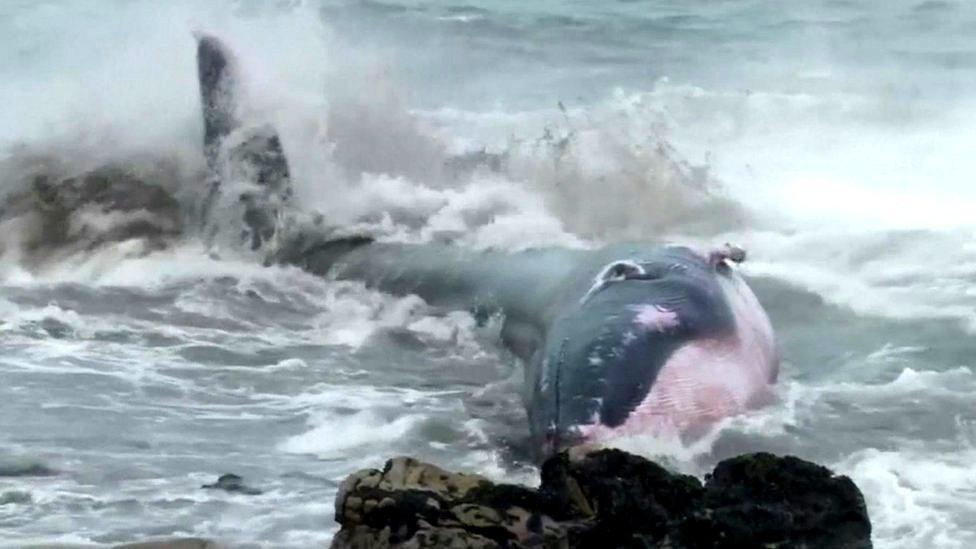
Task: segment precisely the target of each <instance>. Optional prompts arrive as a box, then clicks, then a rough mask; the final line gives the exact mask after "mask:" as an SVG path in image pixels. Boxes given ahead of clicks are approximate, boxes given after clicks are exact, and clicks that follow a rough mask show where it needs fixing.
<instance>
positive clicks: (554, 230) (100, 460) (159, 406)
mask: <svg viewBox="0 0 976 549" xmlns="http://www.w3.org/2000/svg"><path fill="white" fill-rule="evenodd" d="M195 29H203V30H207V31H210V32H214V33H216V34H218V35H220V36H221V37H223V38H224V39H225V40H226V41H227V42H228V43H229V44H230V45H231V46H232V47H234V49H235V50H236V51H237V52H238V53H239V56H240V61H241V64H242V66H243V67H245V68H246V70H247V77H248V98H249V104H250V105H251V106H252V108H253V111H254V112H255V113H258V114H260V115H261V116H263V117H267V118H270V119H272V120H273V121H274V122H275V123H276V125H277V126H278V127H279V128H280V130H281V132H282V137H283V141H284V144H285V148H286V151H287V153H288V155H289V157H290V160H291V162H292V167H293V171H294V172H295V176H296V177H295V179H296V184H297V185H298V188H297V192H298V195H299V196H300V198H301V199H302V202H303V204H305V205H307V206H308V207H310V208H315V209H318V210H320V211H322V212H323V213H324V214H325V215H326V216H327V217H329V218H330V219H334V220H336V222H338V223H346V224H353V223H359V224H362V225H364V226H365V225H368V226H369V227H370V228H371V229H372V230H378V231H380V232H381V233H383V234H386V235H387V236H388V237H389V238H393V239H406V240H413V241H425V240H430V239H434V238H441V237H444V236H445V235H447V236H449V237H452V238H454V239H456V240H457V241H458V242H459V245H468V246H475V247H497V248H510V249H518V248H522V247H525V246H533V245H546V244H552V245H570V246H581V245H593V244H596V243H599V242H602V241H610V240H617V239H623V238H642V237H644V238H658V237H665V238H671V239H674V240H676V241H690V242H719V243H720V242H725V241H735V242H737V243H740V244H742V245H744V246H745V247H746V248H747V249H749V251H750V260H749V261H748V262H747V263H746V264H745V265H744V271H745V274H746V275H747V276H748V277H749V278H750V281H751V284H752V285H753V287H754V289H755V291H756V293H757V294H758V296H759V298H760V300H761V301H762V302H763V304H764V305H765V306H766V307H767V309H768V311H769V313H770V316H771V318H772V321H773V325H774V327H775V328H776V330H777V332H778V335H779V338H780V344H781V347H782V352H783V357H784V367H783V375H782V378H781V381H780V384H779V400H778V402H777V403H776V404H774V405H772V406H770V407H768V408H765V409H762V410H759V411H756V412H754V413H750V414H748V415H746V416H743V417H739V418H733V419H730V420H729V421H728V422H726V423H724V424H722V425H720V426H719V427H717V428H716V430H715V431H714V432H713V433H711V434H710V435H708V436H706V437H705V438H704V439H702V440H699V441H696V442H694V443H689V444H682V443H680V442H678V441H655V440H647V439H640V438H637V439H632V440H627V441H621V445H622V446H623V447H625V448H626V449H629V450H633V451H638V452H640V453H643V454H645V455H648V456H651V457H655V458H657V459H662V460H664V461H666V462H668V463H670V464H671V465H673V466H674V467H677V468H680V469H682V470H685V471H689V472H692V473H696V474H703V473H704V472H705V471H707V470H709V469H710V468H711V466H712V465H714V463H715V462H717V461H718V460H720V459H723V458H725V457H728V456H731V455H735V454H738V453H741V452H745V451H755V450H769V451H774V452H780V453H792V454H796V455H799V456H802V457H805V458H808V459H813V460H816V461H819V462H822V463H825V464H827V465H829V466H831V467H832V468H834V469H835V470H837V471H839V472H841V473H844V474H847V475H850V476H852V477H853V478H854V480H855V481H856V482H857V483H858V484H859V486H860V487H861V489H862V490H863V491H864V493H865V496H866V498H867V502H868V507H869V511H870V513H871V516H872V520H873V522H874V525H875V543H876V546H877V547H880V548H900V547H904V548H915V547H920V546H928V547H934V548H956V547H958V548H968V547H972V546H974V545H976V470H974V469H973V468H972V467H971V464H972V463H973V462H974V460H976V406H974V404H976V396H974V395H976V376H974V373H973V368H974V367H976V358H974V357H976V352H974V351H976V340H974V331H976V239H974V232H976V231H974V226H973V222H972V212H973V211H974V210H973V204H976V191H974V190H973V187H972V185H971V181H972V179H973V177H974V176H976V164H974V163H973V161H972V157H971V150H972V145H973V138H972V135H974V132H973V131H972V130H973V129H974V127H976V117H974V115H973V114H972V113H974V112H976V110H974V109H972V108H971V107H972V106H973V97H974V94H973V92H972V90H973V89H974V84H976V63H974V61H973V60H976V42H974V41H973V40H972V38H971V36H972V35H973V31H974V30H976V6H973V5H971V4H969V3H965V2H953V1H938V0H928V1H924V2H918V1H906V0H896V1H886V2H880V1H861V2H845V1H818V2H802V3H801V2H759V1H741V0H737V1H731V0H726V1H708V2H699V1H694V2H692V1H682V2H671V1H664V0H647V1H628V2H623V1H621V2H600V3H597V2H552V1H540V2H534V3H531V4H526V3H524V2H480V1H479V2H476V1H472V2H468V3H458V2H446V1H445V2H378V1H374V0H363V1H355V2H354V1H348V2H334V1H324V2H311V1H309V2H301V1H290V2H289V1H280V2H248V1H240V2H214V3H209V4H207V5H204V6H199V5H197V3H195V2H189V1H174V2H168V3H165V4H163V3H156V2H141V1H127V2H121V1H112V2H108V1H106V2H103V1H100V0H99V1H96V0H87V1H86V0H76V1H51V2H45V3H36V2H28V1H10V0H8V1H7V2H4V3H3V4H2V5H0V37H2V38H0V42H2V43H3V47H0V104H2V105H4V106H5V108H3V109H0V147H2V155H3V157H4V158H3V163H2V164H0V185H3V186H2V187H0V196H3V195H4V194H5V193H7V192H8V191H13V190H16V189H15V187H16V185H18V184H19V183H18V181H19V180H18V179H17V177H14V175H15V174H14V172H15V170H14V168H13V167H14V166H19V165H20V164H19V162H20V161H22V160H23V159H24V158H32V156H31V155H37V154H40V155H46V156H48V157H54V158H58V159H60V161H61V162H63V163H65V164H67V165H69V166H77V167H78V169H82V170H83V169H86V168H87V167H90V166H91V165H94V164H97V163H99V162H101V161H104V160H106V159H108V160H112V159H117V158H123V159H132V158H136V159H139V158H144V157H146V156H147V155H148V156H162V157H165V158H167V159H168V160H169V161H170V162H173V163H174V164H176V165H178V166H180V167H181V170H182V171H181V172H180V173H196V172H198V171H199V170H200V169H201V167H202V162H203V161H202V158H200V154H199V151H198V148H199V145H198V144H199V141H200V135H201V131H202V129H201V124H200V122H199V115H198V110H199V105H198V99H197V96H196V94H197V87H196V82H195V67H194V49H193V48H194V44H193V39H192V34H191V32H192V31H193V30H195ZM482 150H483V151H484V152H485V153H486V155H488V156H491V155H495V154H497V155H500V156H499V157H498V158H503V159H504V167H503V168H502V169H500V170H497V171H491V170H475V171H474V172H470V173H469V172H464V173H462V174H460V175H458V174H457V173H453V172H452V169H451V166H454V165H455V164H452V162H454V161H455V160H456V159H457V155H459V154H463V153H465V152H468V153H470V152H472V151H474V152H478V151H482ZM469 158H470V156H469ZM452 159H454V160H452ZM136 161H139V160H136ZM193 181H196V180H195V179H194V178H193V177H186V178H185V183H186V184H187V185H189V184H190V183H191V182H193ZM689 189H692V190H689ZM702 189H705V190H702ZM183 190H184V191H185V192H186V193H188V194H190V195H192V194H193V193H194V192H197V190H195V189H193V188H187V189H183ZM702 193H704V195H705V196H706V197H707V198H704V199H703V198H701V196H703V195H702ZM12 228H13V226H0V229H2V230H0V235H2V236H0V250H2V251H3V255H2V256H0V379H2V383H0V412H2V413H0V540H2V541H0V545H6V546H10V547H19V546H23V545H27V544H30V543H42V542H63V543H104V544H110V543H114V542H121V541H130V540H135V539H141V538H145V537H150V536H168V535H200V536H206V537H215V538H219V539H221V540H225V541H227V542H229V543H231V544H232V545H234V546H237V545H240V546H252V545H254V546H263V547H296V548H303V547H319V546H323V545H325V544H327V543H328V540H329V539H330V538H331V535H332V533H333V532H334V530H335V528H336V526H335V524H334V522H333V520H332V504H333V498H334V495H335V491H336V488H337V486H338V483H339V482H340V481H341V479H342V478H343V477H344V476H345V475H347V474H349V473H350V472H352V471H354V470H357V469H359V468H362V467H371V466H379V465H381V464H382V462H383V461H384V459H385V458H386V457H389V456H391V455H395V454H403V453H408V454H412V455H415V456H417V457H420V458H424V459H429V460H433V461H435V462H437V463H439V464H441V465H443V466H445V467H448V468H452V469H459V470H469V471H478V472H481V473H483V474H486V475H488V476H490V477H493V478H497V479H503V480H508V481H521V482H531V481H532V477H533V475H534V470H533V466H532V465H531V463H528V462H527V461H526V456H527V453H526V449H525V437H526V435H527V428H526V426H525V418H524V412H523V411H522V409H521V404H520V400H519V394H518V393H519V387H520V382H519V379H520V377H519V376H520V375H521V372H520V366H519V365H518V364H517V363H516V362H515V361H514V360H513V359H512V357H510V356H509V355H508V354H507V353H506V352H505V351H504V350H503V349H501V348H500V347H499V346H498V345H497V338H496V334H495V332H494V330H496V329H497V326H495V323H493V322H489V323H488V324H487V325H486V326H479V325H478V323H477V322H475V319H474V318H472V316H471V315H470V314H468V313H467V312H465V311H442V310H436V309H433V308H431V307H428V306H427V305H426V304H425V303H423V302H422V301H421V300H419V299H418V298H413V297H394V296H388V295H383V294H378V293H375V292H372V291H368V290H366V289H364V288H363V287H361V286H359V285H356V284H351V283H336V282H329V281H324V280H321V279H317V278H315V277H312V276H310V275H307V274H304V273H302V272H300V271H298V270H296V269H292V268H284V267H267V268H266V267H261V266H260V262H259V261H258V260H256V259H255V258H253V257H248V255H247V254H246V253H244V252H241V251H238V250H233V249H228V248H226V247H225V248H224V249H222V250H220V254H219V257H220V258H221V259H217V258H216V257H217V255H216V254H213V253H211V252H212V251H213V250H208V249H206V248H205V247H204V245H203V243H202V242H201V241H200V239H199V238H198V237H196V236H195V235H193V234H188V235H187V236H186V237H185V238H184V239H183V240H182V241H180V242H177V243H175V244H174V246H173V247H172V248H171V249H169V250H166V251H161V252H156V253H153V254H149V255H146V256H143V255H142V254H139V253H136V250H137V249H138V246H136V245H134V244H133V243H131V242H128V243H119V244H116V245H110V246H105V247H102V248H99V249H97V250H94V251H91V252H85V253H74V254H66V255H64V256H59V257H57V258H56V259H54V260H49V261H46V262H42V263H37V262H32V261H29V260H28V259H27V258H25V257H24V256H23V255H22V254H18V253H16V250H17V246H16V244H17V242H18V239H19V238H20V237H21V236H22V235H19V234H17V233H16V231H14V230H12ZM25 472H30V473H31V474H23V473H25ZM224 472H234V473H237V474H240V475H242V476H244V477H245V479H246V480H247V481H248V483H249V484H251V485H253V486H254V487H256V488H260V489H261V490H263V492H264V493H263V494H262V495H258V496H245V495H235V494H227V493H223V492H215V491H209V490H202V489H200V486H201V485H202V484H205V483H209V482H213V481H214V480H215V479H216V477H217V475H219V474H221V473H224ZM42 473H43V474H42Z"/></svg>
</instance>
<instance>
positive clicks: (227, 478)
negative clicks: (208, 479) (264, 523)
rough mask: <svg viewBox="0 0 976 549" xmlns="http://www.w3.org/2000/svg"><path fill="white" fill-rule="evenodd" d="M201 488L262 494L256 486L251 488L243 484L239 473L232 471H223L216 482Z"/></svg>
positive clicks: (253, 494)
mask: <svg viewBox="0 0 976 549" xmlns="http://www.w3.org/2000/svg"><path fill="white" fill-rule="evenodd" d="M201 488H205V489H207V490H223V491H225V492H237V493H240V494H245V495H248V496H258V495H261V494H263V493H264V492H262V491H261V490H258V489H257V488H252V487H250V486H248V485H247V484H244V479H243V478H241V477H240V476H239V475H235V474H233V473H225V474H223V475H220V477H219V478H217V482H215V483H213V484H204V485H203V486H201Z"/></svg>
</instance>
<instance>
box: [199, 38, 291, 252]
mask: <svg viewBox="0 0 976 549" xmlns="http://www.w3.org/2000/svg"><path fill="white" fill-rule="evenodd" d="M196 38H197V75H198V78H199V82H200V99H201V103H202V107H203V150H204V156H205V158H206V160H207V168H208V170H209V172H210V175H209V177H208V181H209V189H208V192H207V196H206V197H205V199H204V204H203V207H202V213H203V215H202V217H203V220H202V221H203V224H204V226H208V225H209V224H210V221H211V220H210V216H211V212H212V210H213V206H214V203H215V202H216V201H217V200H218V198H219V197H220V194H221V193H222V192H226V191H227V190H228V189H226V187H227V183H228V182H233V183H235V184H240V185H239V186H240V187H241V188H243V189H244V190H242V191H241V192H240V195H239V196H238V202H239V207H240V208H242V210H243V212H242V214H241V217H242V220H243V222H244V227H243V230H242V231H241V233H242V239H243V240H244V241H245V242H246V243H248V245H249V247H250V248H251V249H252V250H258V249H260V248H262V247H267V246H268V245H269V244H270V243H271V242H273V241H274V239H275V237H276V236H277V233H278V232H279V229H280V225H281V218H282V206H283V205H284V204H285V203H287V202H289V201H290V200H291V197H292V188H291V175H290V171H289V169H288V160H287V159H286V157H285V152H284V149H283V147H282V145H281V138H280V137H279V136H278V133H277V131H275V129H274V128H273V127H271V126H270V125H269V124H260V123H259V124H245V123H244V122H242V121H241V117H240V104H239V101H240V74H239V69H238V66H237V60H236V59H235V58H234V56H233V55H232V54H231V53H230V52H229V50H228V49H227V48H226V47H225V46H224V44H223V42H221V41H220V40H219V39H218V38H216V37H214V36H211V35H207V34H199V33H198V34H197V35H196Z"/></svg>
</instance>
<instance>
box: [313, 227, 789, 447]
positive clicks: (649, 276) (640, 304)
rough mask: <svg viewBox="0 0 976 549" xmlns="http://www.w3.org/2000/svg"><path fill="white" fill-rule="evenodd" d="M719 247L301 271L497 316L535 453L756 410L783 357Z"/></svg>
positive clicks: (453, 252) (424, 257) (683, 429)
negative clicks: (521, 378)
mask: <svg viewBox="0 0 976 549" xmlns="http://www.w3.org/2000/svg"><path fill="white" fill-rule="evenodd" d="M731 255H733V254H730V253H727V252H726V251H725V250H724V249H719V250H717V251H715V252H712V253H709V254H704V253H700V252H698V251H695V250H693V249H691V248H687V247H681V246H667V245H651V244H618V245H613V246H608V247H606V248H603V249H600V250H595V251H583V250H566V249H545V250H530V251H524V252H518V253H507V252H492V251H469V250H464V249H460V248H456V247H451V246H447V245H438V244H429V245H407V244H379V243H372V244H365V245H361V246H359V247H356V248H354V249H352V250H350V251H346V252H344V253H341V254H340V255H338V256H336V254H335V251H333V250H329V249H328V247H326V249H323V250H322V251H319V252H315V251H313V252H310V253H308V254H307V255H305V256H304V257H303V258H302V261H301V262H300V264H301V265H302V266H303V267H304V268H305V269H307V270H309V271H311V272H313V273H318V274H322V275H325V276H330V277H335V278H338V279H350V280H360V281H364V282H365V283H366V284H367V285H368V286H370V287H373V288H376V289H379V290H382V291H385V292H390V293H394V294H398V295H406V294H416V295H419V296H421V297H423V298H424V299H425V300H426V301H427V302H428V303H430V304H432V305H435V306H441V307H446V308H467V309H471V310H477V311H479V312H487V313H492V312H499V313H501V314H502V317H503V324H502V330H501V336H502V340H503V343H504V344H505V345H506V347H508V348H509V349H511V350H512V351H513V352H514V353H515V354H516V355H517V356H518V357H519V358H521V359H522V361H523V362H524V364H525V389H526V390H525V403H526V409H527V410H528V414H529V420H530V428H531V432H532V436H533V438H534V439H535V442H536V444H535V445H534V446H535V447H536V448H539V449H540V450H541V452H542V454H543V455H548V454H550V453H552V452H554V451H557V450H559V449H562V448H565V447H567V446H571V445H576V444H580V443H604V442H611V441H612V439H614V438H617V437H619V436H622V435H638V434H651V435H662V436H674V435H682V434H684V433H689V432H694V431H696V430H701V429H705V428H707V427H708V426H710V425H711V424H713V423H714V422H716V421H718V420H720V419H722V418H724V417H728V416H730V415H734V414H737V413H740V412H742V411H744V410H747V409H749V408H751V407H754V406H757V405H759V404H761V403H763V402H764V401H765V400H766V399H767V398H768V397H769V395H770V394H771V386H772V384H773V383H775V381H776V377H777V372H778V367H779V360H778V355H777V350H776V344H775V337H774V334H773V330H772V327H771V326H770V323H769V320H768V318H767V316H766V313H765V311H764V310H763V308H762V307H761V306H760V304H759V302H758V300H757V299H756V297H755V295H754V294H753V293H752V291H751V290H750V289H749V287H748V285H747V284H746V283H745V281H744V280H743V279H742V277H741V276H740V275H739V274H738V272H737V271H736V269H735V266H734V264H733V263H734V262H733V261H732V259H731V257H730V256H731Z"/></svg>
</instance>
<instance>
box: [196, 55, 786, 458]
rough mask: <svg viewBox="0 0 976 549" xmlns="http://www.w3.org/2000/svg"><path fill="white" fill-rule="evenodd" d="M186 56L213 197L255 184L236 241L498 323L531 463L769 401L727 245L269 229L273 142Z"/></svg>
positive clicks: (279, 158)
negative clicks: (591, 246) (520, 392)
mask: <svg viewBox="0 0 976 549" xmlns="http://www.w3.org/2000/svg"><path fill="white" fill-rule="evenodd" d="M197 58H198V64H199V75H200V88H201V97H202V105H203V118H204V121H205V124H204V126H205V137H204V150H205V155H206V157H207V160H208V164H209V166H210V169H211V172H212V175H211V179H210V180H211V185H212V191H211V194H214V193H220V192H221V186H222V184H223V181H224V180H226V179H227V178H228V177H237V178H240V177H249V178H250V183H251V184H252V185H251V187H252V188H253V189H256V192H254V193H252V194H251V195H250V196H247V197H245V196H242V197H240V200H241V202H242V203H244V204H246V208H245V211H244V214H243V216H242V222H243V225H244V227H243V229H244V230H243V231H242V233H243V234H244V235H245V236H244V239H245V244H246V245H247V246H249V247H250V248H252V249H256V250H257V249H262V250H265V251H266V252H267V257H268V258H269V261H273V262H277V263H286V264H293V265H297V266H299V267H301V268H303V269H305V270H307V271H309V272H312V273H315V274H318V275H322V276H326V277H330V278H335V279H341V280H358V281H362V282H364V283H365V284H366V285H367V286H368V287H371V288H375V289H377V290H380V291H384V292H389V293H393V294H398V295H406V294H416V295H418V296H420V297H422V298H423V299H424V300H425V301H427V302H428V303H430V304H431V305H433V306H438V307H444V308H455V309H468V310H472V311H476V312H478V313H479V314H498V315H499V316H500V317H501V318H502V329H501V339H502V342H503V344H504V345H505V346H506V347H507V348H508V349H510V350H511V351H512V352H513V353H514V354H515V355H516V356H518V357H519V358H520V359H521V360H522V362H523V363H524V365H525V385H524V387H525V390H524V400H525V405H526V409H527V411H528V416H529V423H530V431H531V435H532V438H533V440H534V441H535V444H534V447H535V448H537V449H538V450H539V452H540V454H541V455H542V456H546V455H549V454H551V453H552V452H555V451H558V450H561V449H564V448H566V447H570V446H573V445H577V444H588V443H598V444H599V443H605V442H609V441H611V440H612V439H614V438H615V437H618V436H625V435H632V434H652V435H674V434H677V435H681V434H684V433H688V432H694V431H696V430H700V429H703V428H707V427H708V426H709V425H711V424H713V423H714V422H716V421H717V420H719V419H721V418H724V417H727V416H730V415H734V414H737V413H740V412H742V411H744V410H747V409H749V408H750V407H754V406H757V405H759V404H761V403H762V402H763V401H764V400H765V399H766V398H767V397H768V395H769V394H770V391H771V386H772V384H773V383H775V381H776V377H777V372H778V368H779V359H778V354H777V350H776V343H775V337H774V334H773V330H772V327H771V326H770V322H769V320H768V318H767V316H766V313H765V311H764V310H763V308H762V306H761V305H760V304H759V301H758V300H757V298H756V296H755V295H754V294H753V292H752V291H751V290H750V288H749V287H748V285H747V284H746V282H745V281H744V280H743V278H742V277H741V276H740V275H739V274H738V272H737V269H736V263H738V262H740V261H742V260H743V259H744V253H743V252H742V251H741V250H739V249H737V248H734V247H729V246H725V247H720V248H717V249H715V250H710V251H709V250H704V251H702V250H695V249H692V248H689V247H683V246H672V245H667V244H662V243H624V244H616V245H612V246H607V247H604V248H602V249H598V250H576V249H556V248H552V249H538V250H528V251H523V252H515V253H510V252H502V251H474V250H468V249H464V248H461V247H457V246H450V245H448V244H437V243H432V244H396V243H382V242H375V241H373V240H372V239H370V238H368V237H341V238H338V237H334V236H330V234H329V232H328V231H326V230H313V229H309V228H304V229H302V230H301V231H298V232H294V233H293V234H282V233H283V231H281V230H280V228H278V227H277V226H276V224H275V223H274V221H273V220H274V219H276V218H277V217H278V216H279V214H280V210H281V208H283V207H285V206H286V205H287V201H288V197H290V195H291V191H290V183H289V181H288V178H289V176H288V167H287V160H286V158H285V155H284V152H283V150H282V147H281V141H280V139H279V138H278V136H277V134H276V133H275V132H274V130H273V129H271V128H269V127H267V126H263V127H261V128H259V129H252V128H247V127H243V126H242V125H241V123H240V122H238V121H237V120H236V118H235V115H234V102H235V97H234V75H233V67H234V65H235V61H234V60H233V59H232V58H231V57H230V54H229V53H228V50H227V48H226V47H225V46H224V45H223V44H222V43H221V42H220V41H219V40H218V39H217V38H215V37H212V36H200V37H198V56H197ZM242 151H243V152H242ZM291 207H294V205H291ZM272 241H274V242H275V246H273V247H272V246H269V243H270V242H272Z"/></svg>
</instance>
